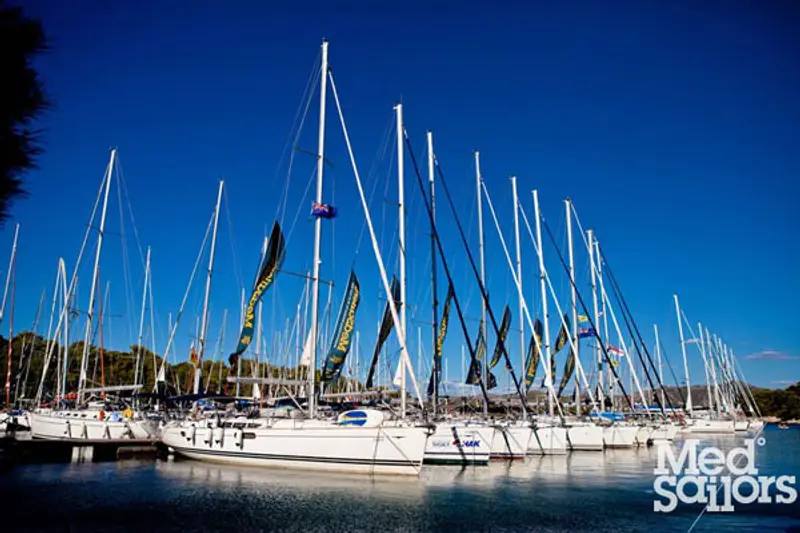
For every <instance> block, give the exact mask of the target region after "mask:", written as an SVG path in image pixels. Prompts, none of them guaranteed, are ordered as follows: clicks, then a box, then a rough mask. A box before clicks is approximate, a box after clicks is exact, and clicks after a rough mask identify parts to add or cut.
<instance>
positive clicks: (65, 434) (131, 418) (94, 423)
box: [30, 149, 155, 442]
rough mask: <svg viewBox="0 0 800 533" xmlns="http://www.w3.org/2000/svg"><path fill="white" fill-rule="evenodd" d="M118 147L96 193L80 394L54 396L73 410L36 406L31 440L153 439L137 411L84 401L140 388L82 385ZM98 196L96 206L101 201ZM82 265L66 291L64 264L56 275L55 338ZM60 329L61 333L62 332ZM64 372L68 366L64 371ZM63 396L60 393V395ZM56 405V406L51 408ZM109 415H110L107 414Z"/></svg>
mask: <svg viewBox="0 0 800 533" xmlns="http://www.w3.org/2000/svg"><path fill="white" fill-rule="evenodd" d="M116 153H117V151H116V149H112V150H111V157H110V160H109V163H108V167H107V168H106V174H105V176H104V178H103V184H102V186H101V189H100V195H102V196H103V205H102V210H101V214H100V225H99V232H98V237H97V249H96V255H95V262H94V270H93V275H92V283H91V290H90V296H89V306H88V308H87V309H88V311H87V319H86V332H85V337H84V344H83V354H82V357H81V363H80V376H79V381H78V390H77V392H76V393H75V394H74V395H66V394H62V395H60V396H57V398H56V399H57V400H65V399H66V398H70V399H73V398H74V400H75V406H74V407H71V408H63V409H62V408H59V406H58V405H54V407H49V408H42V407H39V408H36V409H35V410H33V411H32V412H31V413H30V427H31V437H32V438H34V439H49V440H59V441H83V442H86V441H96V440H99V441H103V440H119V439H148V440H149V439H151V438H153V436H154V432H155V428H154V427H152V425H151V424H150V422H149V421H147V420H145V419H144V418H143V417H142V416H141V414H140V413H138V412H134V410H133V409H131V408H130V407H125V406H121V408H119V409H113V408H112V409H109V405H108V404H107V403H106V402H105V401H90V402H88V401H87V400H88V395H91V394H94V393H105V392H120V391H136V390H138V389H139V388H141V386H139V385H132V386H125V385H123V386H118V387H99V388H87V387H86V369H87V363H88V359H89V347H90V341H91V335H92V324H93V319H94V311H95V306H96V302H97V285H98V273H99V268H100V255H101V251H102V248H103V234H104V230H105V222H106V213H107V209H108V198H109V193H110V191H111V182H112V177H113V175H114V168H115V167H114V165H115V159H116ZM100 195H98V199H97V200H98V202H99V200H100ZM96 209H97V203H96V204H95V209H94V210H93V213H92V218H94V214H95V212H96ZM90 228H91V223H90V224H89V228H87V232H86V235H85V237H84V242H83V246H82V247H81V255H82V253H83V250H84V249H85V245H86V242H87V240H88V237H89V230H90ZM79 266H80V256H79V258H78V261H77V265H76V267H75V272H74V273H73V277H72V280H71V282H70V283H69V287H66V285H67V280H66V273H65V272H64V269H63V262H61V263H60V269H59V271H60V273H61V281H62V288H63V289H64V294H65V297H64V306H63V309H62V310H61V313H60V315H59V320H58V325H57V327H56V330H55V335H54V336H55V338H58V337H59V334H61V333H62V332H63V331H65V328H66V327H67V324H68V321H69V320H70V316H69V315H70V305H69V302H70V301H71V300H72V297H73V294H74V292H75V287H76V285H77V283H76V281H77V272H78V267H79ZM62 328H64V329H62ZM64 337H65V340H64V346H68V345H69V344H68V342H69V341H68V338H67V337H66V335H65V336H64ZM55 347H56V344H55V342H53V343H51V345H50V348H49V349H48V351H47V354H46V356H45V363H44V368H43V370H42V376H41V381H40V384H39V390H38V392H37V395H36V405H39V404H40V402H41V399H42V394H43V388H44V382H45V378H46V375H47V369H48V366H49V363H50V360H51V358H52V355H53V351H54V350H55ZM64 368H65V369H66V362H65V367H64ZM63 379H64V381H65V380H66V370H64V378H63ZM62 392H63V391H62ZM55 403H56V402H54V404H55ZM107 411H108V412H107Z"/></svg>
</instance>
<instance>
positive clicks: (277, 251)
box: [228, 221, 286, 368]
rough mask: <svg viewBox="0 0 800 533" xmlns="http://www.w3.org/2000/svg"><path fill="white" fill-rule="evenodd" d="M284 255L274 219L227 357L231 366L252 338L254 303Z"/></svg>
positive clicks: (283, 248)
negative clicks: (236, 339) (232, 349)
mask: <svg viewBox="0 0 800 533" xmlns="http://www.w3.org/2000/svg"><path fill="white" fill-rule="evenodd" d="M285 255H286V241H285V240H284V238H283V231H281V226H280V224H278V222H277V221H275V224H274V225H273V226H272V233H270V236H269V243H268V245H267V253H266V254H265V255H264V259H263V263H262V264H261V269H260V270H259V274H258V278H257V279H256V283H255V286H254V287H253V292H252V294H251V295H250V299H249V300H248V301H247V307H246V308H245V314H244V325H243V326H242V332H241V334H240V335H239V344H238V345H237V346H236V351H235V352H233V353H232V354H231V355H230V357H228V362H229V363H230V365H231V368H233V367H234V366H236V362H237V361H238V360H239V356H240V355H242V354H243V353H244V351H245V350H247V347H248V346H250V342H251V341H252V340H253V331H254V329H255V319H256V305H257V304H258V302H259V300H261V297H262V296H263V295H264V293H265V292H266V291H267V289H269V287H270V286H271V285H272V282H273V281H275V275H276V274H277V273H278V269H280V267H281V265H282V264H283V258H284V256H285Z"/></svg>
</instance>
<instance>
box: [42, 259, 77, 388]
mask: <svg viewBox="0 0 800 533" xmlns="http://www.w3.org/2000/svg"><path fill="white" fill-rule="evenodd" d="M58 269H59V272H61V289H62V298H63V300H62V302H63V308H62V310H61V312H62V313H64V316H65V317H66V318H65V319H64V328H63V329H64V336H63V341H62V344H63V350H64V356H63V361H62V365H61V381H60V382H59V387H60V388H61V389H60V390H61V392H60V395H61V396H62V397H63V395H64V394H66V393H67V369H68V368H69V323H70V321H71V318H70V309H69V308H70V304H71V302H70V294H69V288H68V287H67V265H66V263H65V262H64V258H63V257H59V258H58ZM57 331H58V327H56V332H57ZM43 386H44V373H43V374H42V382H41V383H40V384H39V390H41V389H42V387H43ZM36 398H37V400H36V403H37V404H38V403H39V399H41V393H39V394H38V395H37V396H36Z"/></svg>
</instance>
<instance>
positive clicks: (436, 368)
mask: <svg viewBox="0 0 800 533" xmlns="http://www.w3.org/2000/svg"><path fill="white" fill-rule="evenodd" d="M426 137H427V140H428V186H429V188H430V193H431V217H430V221H431V306H432V307H433V416H436V411H437V408H438V407H439V405H438V404H439V374H440V373H441V366H440V365H441V361H439V360H438V358H437V356H438V355H439V353H438V349H437V348H438V338H437V337H438V336H439V317H438V314H439V311H438V307H439V299H438V292H437V290H436V266H437V264H438V262H437V261H436V237H435V234H436V233H435V231H434V225H435V224H436V194H435V190H436V188H435V186H434V177H433V176H434V174H433V132H432V131H428V132H426Z"/></svg>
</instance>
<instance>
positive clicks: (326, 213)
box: [311, 202, 336, 219]
mask: <svg viewBox="0 0 800 533" xmlns="http://www.w3.org/2000/svg"><path fill="white" fill-rule="evenodd" d="M311 216H313V217H316V218H328V219H330V218H334V217H335V216H336V208H335V207H334V206H332V205H329V204H320V203H317V202H312V204H311Z"/></svg>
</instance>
